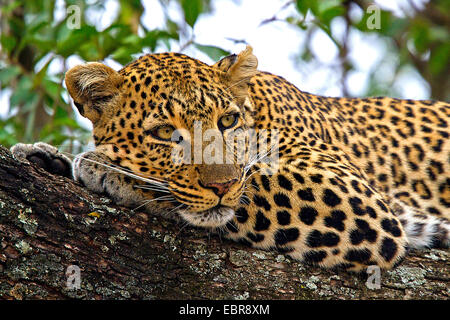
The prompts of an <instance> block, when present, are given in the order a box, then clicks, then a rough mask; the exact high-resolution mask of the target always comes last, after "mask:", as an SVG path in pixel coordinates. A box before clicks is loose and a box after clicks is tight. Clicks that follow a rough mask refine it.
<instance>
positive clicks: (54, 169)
mask: <svg viewBox="0 0 450 320" xmlns="http://www.w3.org/2000/svg"><path fill="white" fill-rule="evenodd" d="M11 153H12V154H13V155H14V156H15V157H17V158H18V159H21V160H25V161H29V162H32V163H36V164H37V165H38V166H40V167H41V168H43V169H45V170H46V171H48V172H50V173H52V174H56V175H61V176H65V177H68V178H72V161H71V160H70V159H69V158H68V157H66V156H65V155H64V154H62V153H61V152H59V150H58V149H57V148H55V147H54V146H51V145H49V144H47V143H44V142H36V143H34V144H24V143H18V144H16V145H14V146H13V147H11Z"/></svg>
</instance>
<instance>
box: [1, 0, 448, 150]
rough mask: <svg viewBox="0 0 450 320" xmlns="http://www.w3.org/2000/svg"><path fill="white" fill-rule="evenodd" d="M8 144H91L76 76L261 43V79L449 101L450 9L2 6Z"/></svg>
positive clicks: (330, 0) (411, 1)
mask: <svg viewBox="0 0 450 320" xmlns="http://www.w3.org/2000/svg"><path fill="white" fill-rule="evenodd" d="M0 5H1V6H0V19H1V20H0V28H1V30H0V46H1V47H0V89H1V91H0V144H2V145H4V146H6V147H9V146H11V145H13V144H15V143H17V142H28V143H29V142H34V141H45V142H48V143H51V144H53V145H56V146H59V147H60V148H61V147H62V149H63V150H64V151H66V152H71V153H78V152H80V151H84V150H85V149H86V148H87V146H89V141H90V140H91V135H90V128H91V127H90V123H89V122H88V121H86V120H85V119H83V118H81V117H80V116H79V114H78V112H77V111H76V110H75V109H74V108H72V104H71V102H70V100H69V97H68V94H67V92H66V89H65V85H64V83H63V78H64V73H65V72H66V71H67V69H68V68H70V67H73V66H75V65H77V64H80V63H83V62H84V61H102V62H104V63H105V64H107V65H109V66H111V67H112V68H114V69H116V70H118V69H120V68H121V67H122V66H123V65H125V64H127V63H128V62H130V61H132V60H133V59H135V58H137V57H139V56H140V55H142V54H145V53H156V52H164V51H177V52H182V53H185V54H187V55H190V56H192V57H195V58H198V59H200V60H202V61H204V62H206V63H213V62H215V61H217V60H218V59H220V58H221V57H223V56H225V55H228V54H230V53H238V52H239V51H241V50H242V49H244V48H245V44H250V45H252V46H253V48H254V53H255V55H256V56H257V57H258V60H259V70H264V71H269V72H271V73H275V74H278V75H281V76H283V77H284V78H286V79H287V80H288V81H290V82H292V83H294V84H295V85H296V86H297V87H298V88H299V89H301V90H303V91H308V92H311V93H315V94H321V95H327V96H348V97H365V96H380V95H387V96H391V97H396V98H410V99H429V98H432V99H439V100H446V101H449V100H450V88H449V76H448V75H449V68H450V63H449V57H450V1H448V0H434V1H433V0H430V1H426V0H378V1H365V0H355V1H344V0H320V1H316V0H296V1H295V0H294V1H292V0H291V1H290V0H107V1H96V0H84V1H81V0H79V1H75V0H74V1H71V0H56V1H55V0H37V1H25V0H20V1H14V0H0Z"/></svg>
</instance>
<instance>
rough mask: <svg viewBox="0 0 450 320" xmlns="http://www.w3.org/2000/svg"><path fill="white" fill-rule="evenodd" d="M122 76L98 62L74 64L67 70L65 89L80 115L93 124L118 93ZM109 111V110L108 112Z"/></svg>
mask: <svg viewBox="0 0 450 320" xmlns="http://www.w3.org/2000/svg"><path fill="white" fill-rule="evenodd" d="M122 81H123V78H122V76H121V75H120V74H119V73H118V72H117V71H115V70H113V69H112V68H110V67H108V66H105V65H104V64H102V63H98V62H89V63H86V64H82V65H78V66H75V67H73V68H71V69H69V71H67V73H66V76H65V82H66V86H67V90H68V91H69V94H70V96H71V97H72V99H73V101H74V103H75V106H76V107H77V108H78V111H80V113H81V115H82V116H84V117H86V118H88V119H89V120H91V122H92V123H93V124H95V123H96V122H97V121H98V120H99V119H100V118H101V117H102V116H103V115H104V114H105V111H106V110H107V109H108V108H111V101H113V100H114V98H115V97H117V96H118V95H119V93H120V90H119V87H120V84H121V83H122ZM108 113H109V112H108Z"/></svg>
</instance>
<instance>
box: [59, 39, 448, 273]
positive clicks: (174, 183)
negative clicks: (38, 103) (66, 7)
mask: <svg viewBox="0 0 450 320" xmlns="http://www.w3.org/2000/svg"><path fill="white" fill-rule="evenodd" d="M256 67H257V60H256V58H255V56H254V55H253V54H252V50H251V48H250V47H247V49H246V50H245V51H243V52H242V53H240V54H239V55H232V56H229V57H226V58H224V59H222V60H221V61H219V62H218V63H216V64H215V65H212V66H209V65H207V64H204V63H202V62H200V61H198V60H196V59H193V58H190V57H187V56H185V55H182V54H178V53H162V54H152V55H145V56H142V57H141V58H139V59H137V60H136V61H134V62H132V63H130V64H128V65H127V66H125V67H124V68H123V69H121V70H120V71H118V72H116V71H114V70H112V69H111V68H109V67H106V66H104V65H102V64H99V63H93V64H86V65H82V66H78V67H75V68H73V69H71V70H69V72H68V73H67V75H66V84H67V87H68V90H69V93H70V95H71V96H72V98H73V99H74V102H75V105H76V106H77V107H78V110H79V111H80V113H81V114H82V115H84V116H85V117H87V118H89V119H90V120H91V121H92V122H93V125H94V129H93V136H94V140H95V144H96V150H95V151H92V152H86V153H83V154H81V155H79V156H77V158H76V159H75V161H74V176H75V179H76V180H78V181H79V182H81V183H83V184H84V185H85V186H86V187H87V188H89V189H91V190H93V191H96V192H100V193H106V194H108V195H110V196H111V197H112V198H114V199H115V200H116V201H117V202H118V203H121V204H124V205H127V206H131V207H136V206H139V205H141V204H142V203H146V208H147V210H149V211H151V212H161V211H164V212H171V213H173V214H175V215H176V216H181V217H182V218H183V219H185V220H186V221H188V222H190V223H191V224H194V225H197V226H204V227H210V228H216V229H217V228H218V229H221V230H222V231H223V232H225V233H226V235H227V236H228V237H229V238H231V239H234V240H236V241H240V242H242V243H246V244H250V245H252V246H254V247H257V248H264V249H273V250H278V251H279V252H282V253H286V254H288V255H290V256H292V257H293V258H295V259H299V260H302V261H304V262H306V263H312V264H316V265H320V266H323V267H328V268H343V269H346V270H353V271H358V270H362V269H364V268H366V266H368V265H379V266H380V267H382V268H391V267H393V266H394V265H396V264H397V263H399V262H400V261H401V259H402V258H403V257H404V255H405V251H406V248H407V247H408V246H409V247H415V248H420V247H435V246H444V247H448V245H449V242H450V240H449V237H450V225H449V220H448V219H449V218H450V213H449V212H450V210H449V207H450V176H449V172H450V139H449V133H450V131H449V128H448V122H449V116H450V106H449V104H448V103H445V102H439V101H432V100H422V101H414V100H399V99H393V98H386V97H377V98H365V99H356V98H329V97H322V96H317V95H313V94H310V93H306V92H302V91H300V90H299V89H297V88H296V87H295V86H294V85H292V84H291V83H289V82H288V81H286V80H285V79H283V78H282V77H280V76H276V75H273V74H270V73H267V72H260V71H257V70H256ZM230 112H231V113H235V114H237V115H238V123H237V125H236V126H235V127H234V128H233V129H232V130H231V129H230V130H224V131H222V134H223V136H224V137H226V136H227V135H228V134H230V132H231V131H234V130H244V129H247V128H254V129H256V130H257V131H258V130H263V129H268V130H274V129H276V130H278V132H279V137H280V140H279V142H280V144H279V156H280V162H279V169H278V171H277V172H275V173H274V174H273V175H267V174H266V175H265V174H264V173H263V172H264V171H262V169H264V168H265V167H267V164H264V163H256V164H254V165H253V166H252V167H251V168H249V167H246V165H245V164H238V163H232V164H227V165H218V164H209V165H208V164H177V163H174V162H173V161H171V151H172V149H173V147H174V144H176V142H172V141H168V142H167V141H159V140H157V139H155V137H153V136H152V135H151V132H152V131H151V130H152V128H155V127H157V126H159V125H166V124H170V125H171V126H173V127H174V128H177V129H184V130H186V131H187V132H189V133H191V134H192V133H193V130H194V121H196V120H197V121H202V123H203V129H208V128H216V129H217V128H218V125H217V121H218V119H219V118H220V117H221V116H222V115H224V114H227V113H230ZM203 147H205V146H203ZM104 164H106V165H107V166H105V165H104ZM230 181H232V183H231V182H230ZM224 184H227V189H226V192H225V193H223V194H219V193H218V192H219V191H218V190H219V189H220V188H222V187H221V186H223V185H224ZM219 187H220V188H219ZM221 190H222V189H221ZM144 201H147V202H144Z"/></svg>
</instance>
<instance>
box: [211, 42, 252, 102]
mask: <svg viewBox="0 0 450 320" xmlns="http://www.w3.org/2000/svg"><path fill="white" fill-rule="evenodd" d="M213 67H216V68H218V69H219V70H221V71H222V72H224V73H225V82H226V84H227V86H228V88H229V89H230V90H231V92H233V95H234V96H235V97H236V99H237V100H238V101H240V102H242V101H244V100H245V98H246V96H247V90H248V84H249V83H250V79H251V78H252V77H253V76H254V75H255V74H256V73H257V70H256V68H257V67H258V59H256V57H255V56H254V55H253V49H252V47H251V46H247V47H246V48H245V50H244V51H242V52H241V53H239V54H238V55H235V54H233V55H230V56H228V57H225V58H223V59H222V60H220V61H219V62H217V63H216V64H214V65H213Z"/></svg>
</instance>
